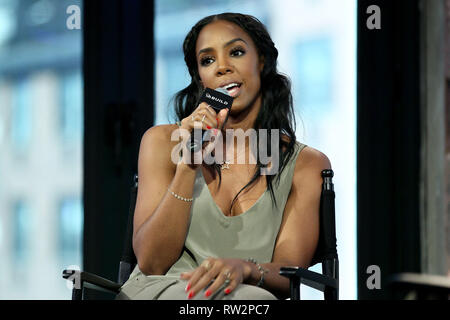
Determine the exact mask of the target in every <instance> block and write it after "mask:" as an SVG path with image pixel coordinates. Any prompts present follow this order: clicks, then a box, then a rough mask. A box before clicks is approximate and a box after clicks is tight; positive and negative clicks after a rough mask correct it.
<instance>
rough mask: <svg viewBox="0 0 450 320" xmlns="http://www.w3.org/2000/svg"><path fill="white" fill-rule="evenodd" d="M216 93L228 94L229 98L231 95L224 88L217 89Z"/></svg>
mask: <svg viewBox="0 0 450 320" xmlns="http://www.w3.org/2000/svg"><path fill="white" fill-rule="evenodd" d="M216 91H219V92H220V93H223V94H226V95H227V96H229V95H230V94H229V93H228V90H227V89H224V88H217V89H216Z"/></svg>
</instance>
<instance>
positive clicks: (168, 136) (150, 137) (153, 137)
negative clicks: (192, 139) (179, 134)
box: [142, 124, 178, 146]
mask: <svg viewBox="0 0 450 320" xmlns="http://www.w3.org/2000/svg"><path fill="white" fill-rule="evenodd" d="M177 128H178V126H177V125H176V124H161V125H156V126H153V127H151V128H148V129H147V130H146V131H145V133H144V135H143V136H142V142H149V141H151V142H152V144H154V143H156V144H161V146H167V145H168V144H169V145H171V144H172V143H173V144H176V141H172V133H173V132H174V131H175V130H176V129H177Z"/></svg>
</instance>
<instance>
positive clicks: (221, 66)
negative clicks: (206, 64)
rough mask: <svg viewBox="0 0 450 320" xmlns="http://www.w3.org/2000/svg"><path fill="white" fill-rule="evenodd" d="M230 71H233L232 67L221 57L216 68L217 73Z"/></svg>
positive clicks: (221, 73)
mask: <svg viewBox="0 0 450 320" xmlns="http://www.w3.org/2000/svg"><path fill="white" fill-rule="evenodd" d="M231 72H233V67H232V66H231V65H230V64H229V63H228V61H227V60H225V59H223V60H221V61H219V63H218V64H217V70H216V73H217V75H224V74H227V73H231Z"/></svg>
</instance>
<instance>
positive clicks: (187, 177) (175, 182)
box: [133, 125, 196, 274]
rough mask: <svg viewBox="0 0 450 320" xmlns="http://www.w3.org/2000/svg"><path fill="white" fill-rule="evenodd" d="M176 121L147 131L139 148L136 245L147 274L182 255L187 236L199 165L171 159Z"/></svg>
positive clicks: (163, 269)
mask: <svg viewBox="0 0 450 320" xmlns="http://www.w3.org/2000/svg"><path fill="white" fill-rule="evenodd" d="M176 128H177V127H176V126H174V125H164V126H156V127H153V128H150V129H149V130H147V132H146V133H145V134H144V136H143V138H142V141H141V146H140V150H139V160H138V174H139V186H138V194H137V199H136V208H135V213H134V225H133V226H134V231H133V249H134V252H135V254H136V258H137V262H138V265H139V269H140V270H141V271H142V272H143V273H144V274H164V273H165V272H167V270H168V268H170V266H171V265H172V264H173V263H175V262H176V260H177V258H178V257H179V255H180V253H181V250H182V249H183V244H184V241H185V237H186V232H187V229H188V223H189V214H190V208H191V202H186V201H182V200H179V199H177V198H175V197H174V196H173V195H172V194H171V193H169V192H168V191H167V189H168V188H169V189H170V190H171V191H173V192H174V193H176V194H178V195H180V196H183V197H185V198H191V197H192V192H193V185H194V180H195V173H196V169H195V168H192V167H190V166H189V165H186V164H183V163H180V164H178V165H176V164H175V163H173V162H172V160H171V151H172V148H173V147H174V146H175V145H176V143H177V142H172V141H170V137H171V133H172V131H173V130H174V129H176Z"/></svg>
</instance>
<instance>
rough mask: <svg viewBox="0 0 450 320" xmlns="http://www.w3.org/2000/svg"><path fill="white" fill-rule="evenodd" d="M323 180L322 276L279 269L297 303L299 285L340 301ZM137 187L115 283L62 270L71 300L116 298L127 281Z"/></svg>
mask: <svg viewBox="0 0 450 320" xmlns="http://www.w3.org/2000/svg"><path fill="white" fill-rule="evenodd" d="M322 178H323V184H322V194H321V198H320V232H319V242H318V245H317V249H316V252H315V254H314V257H313V260H312V264H311V266H313V265H315V264H317V263H322V274H320V273H317V272H313V271H310V270H307V269H304V268H300V267H283V268H281V269H280V275H282V276H285V277H288V278H289V279H290V292H291V294H290V296H291V300H299V299H300V284H302V283H303V284H304V285H307V286H309V287H312V288H314V289H317V290H320V291H322V292H323V293H324V299H325V300H338V297H339V260H338V255H337V250H336V231H335V229H336V227H335V209H334V197H335V194H334V190H333V182H332V178H333V171H332V170H323V171H322ZM137 187H138V177H137V175H135V176H134V181H133V186H132V188H131V197H130V199H131V201H130V208H129V213H128V225H127V231H126V237H125V245H124V249H123V255H122V259H121V261H120V265H119V275H118V281H117V282H113V281H110V280H107V279H105V278H102V277H100V276H98V275H95V274H92V273H89V272H83V271H77V270H64V271H63V278H64V279H66V280H71V281H72V282H73V290H72V300H82V299H83V296H84V289H85V288H89V289H94V290H99V291H106V292H110V293H113V294H118V293H119V291H120V288H121V286H122V285H123V284H124V283H125V281H127V280H128V278H129V276H130V274H131V272H132V271H133V269H134V267H135V266H136V263H137V261H136V256H135V255H134V252H133V247H132V243H133V241H132V238H133V216H134V208H135V205H136V197H137Z"/></svg>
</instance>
